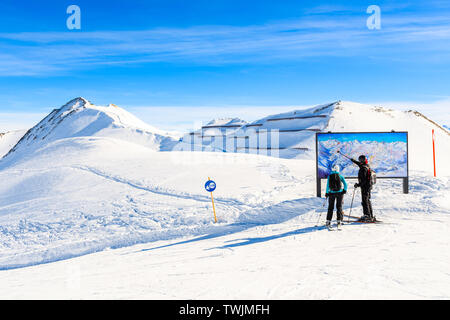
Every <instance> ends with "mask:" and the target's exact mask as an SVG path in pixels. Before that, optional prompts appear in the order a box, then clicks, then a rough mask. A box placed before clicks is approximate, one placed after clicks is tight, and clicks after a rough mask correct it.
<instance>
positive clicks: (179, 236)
mask: <svg viewBox="0 0 450 320" xmlns="http://www.w3.org/2000/svg"><path fill="white" fill-rule="evenodd" d="M111 107H113V106H111ZM358 108H359V107H358ZM69 112H70V111H69ZM351 112H357V111H356V110H353V111H351ZM334 117H335V118H332V120H330V124H331V125H332V124H333V121H337V120H336V117H337V116H336V115H335V116H334ZM415 117H416V116H415ZM74 119H79V117H78V118H74ZM84 119H87V118H84ZM96 119H97V118H96ZM333 119H334V120H333ZM382 119H384V118H382ZM415 120H416V118H412V119H410V124H409V126H408V127H406V129H407V130H411V132H412V131H414V130H418V129H416V127H418V125H417V122H415ZM379 121H381V120H379ZM383 121H384V120H383ZM420 121H422V120H420ZM425 121H426V120H425ZM78 123H79V122H78ZM94 123H98V122H94ZM404 125H405V126H406V125H408V122H404ZM410 127H411V128H410ZM412 127H414V128H412ZM108 128H109V127H108ZM128 128H129V127H127V126H124V127H123V128H122V129H124V130H128ZM43 129H44V130H46V129H47V128H43ZM116 129H117V130H116ZM425 129H426V131H424V132H427V131H428V129H429V128H428V127H426V128H425ZM57 130H62V129H61V128H58V129H55V130H54V131H53V132H54V133H56V132H59V131H57ZM114 130H115V131H114V132H116V133H117V135H98V134H95V135H92V136H87V135H83V136H81V135H78V134H73V135H69V136H65V135H64V134H63V133H61V135H59V136H58V137H57V138H55V139H49V140H47V141H45V143H44V142H40V143H39V144H36V145H35V146H34V147H33V148H31V149H26V148H23V149H21V150H19V149H17V150H18V152H17V153H16V154H11V155H10V156H7V157H6V158H4V159H3V160H1V161H0V181H2V184H0V269H1V271H0V298H6V299H13V298H58V299H60V298H75V299H78V298H137V299H139V298H163V299H164V298H174V299H192V298H194V299H200V298H204V299H218V298H230V299H237V298H241V299H253V298H255V299H263V298H268V299H282V298H285V299H302V298H305V299H311V298H319V299H328V298H345V299H347V298H359V299H366V298H389V299H390V298H412V299H423V298H429V299H431V298H437V299H449V298H450V273H449V271H448V270H449V267H450V250H449V240H450V236H449V225H450V193H449V192H448V190H449V188H450V181H449V178H450V173H447V171H445V170H447V169H448V168H445V166H444V165H442V162H439V164H438V173H439V177H438V178H433V177H432V175H431V174H430V171H431V169H430V167H431V165H432V162H431V161H429V160H430V159H429V155H428V154H427V153H425V152H421V149H419V142H420V141H419V142H417V141H416V140H415V139H416V138H415V137H418V136H419V135H418V133H419V132H418V131H417V135H415V134H411V137H410V138H411V139H413V141H411V140H410V141H411V144H412V145H414V144H416V145H417V148H412V149H411V150H410V157H414V158H415V162H414V163H415V166H416V167H414V168H413V169H412V170H411V171H410V174H411V177H410V178H411V180H410V193H409V194H403V193H402V185H401V181H398V180H379V182H378V183H377V185H376V188H375V189H374V192H373V203H374V209H375V214H376V215H377V217H378V218H379V219H380V220H383V221H384V222H385V223H384V224H377V225H345V226H344V227H343V229H344V230H343V231H340V232H328V231H326V230H323V228H321V227H314V226H315V225H316V223H317V220H318V218H319V215H320V217H321V224H323V223H324V218H325V213H324V211H325V209H324V208H323V207H322V204H323V199H319V198H316V197H315V163H314V161H313V160H310V159H279V158H274V157H266V156H261V155H253V154H240V153H209V152H176V151H172V152H160V151H156V150H155V148H153V147H152V146H147V145H145V144H141V143H134V142H133V141H134V140H133V139H128V138H127V136H126V135H120V132H121V128H120V127H119V128H115V129H114ZM77 132H79V131H77ZM96 132H97V131H96ZM444 133H445V132H444ZM424 135H425V133H424ZM55 137H56V136H55ZM119 137H120V138H119ZM124 137H125V138H124ZM127 139H128V140H127ZM445 139H448V134H447V136H446V135H444V134H443V133H441V134H440V136H439V140H438V141H439V143H440V144H438V146H441V143H443V144H444V145H445V144H447V143H448V140H445ZM423 141H424V142H423V143H424V145H423V148H424V150H427V149H428V144H426V142H425V141H426V140H425V138H424V140H423ZM428 143H429V142H428ZM438 150H441V151H440V152H441V154H440V157H447V158H448V157H449V156H450V154H449V152H450V151H449V149H448V148H447V149H445V148H440V149H438ZM19 151H20V152H19ZM421 163H423V164H424V167H423V168H422V169H420V168H419V166H420V164H421ZM431 168H432V167H431ZM208 177H210V178H211V179H213V180H215V181H216V183H217V189H216V191H214V198H215V204H216V211H217V216H218V219H219V222H218V223H217V224H214V223H213V221H214V219H213V213H212V207H211V201H210V195H209V194H208V193H207V192H206V191H205V190H204V183H205V181H206V180H207V179H208ZM352 184H353V182H352V181H350V183H349V185H350V186H352ZM352 191H353V188H352V187H350V189H349V193H348V195H347V196H346V199H345V207H344V210H345V212H349V206H350V201H351V193H352ZM359 203H360V195H359V193H357V194H356V197H355V204H354V207H353V210H352V214H353V215H356V216H359V215H361V214H362V213H361V208H360V205H359Z"/></svg>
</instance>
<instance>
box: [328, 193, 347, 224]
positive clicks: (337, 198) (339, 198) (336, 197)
mask: <svg viewBox="0 0 450 320" xmlns="http://www.w3.org/2000/svg"><path fill="white" fill-rule="evenodd" d="M335 202H336V211H337V219H338V220H341V221H342V220H343V219H344V214H343V212H342V203H343V202H344V194H343V193H342V192H339V193H330V194H329V195H328V213H327V220H328V221H330V220H331V219H332V218H333V210H334V203H335Z"/></svg>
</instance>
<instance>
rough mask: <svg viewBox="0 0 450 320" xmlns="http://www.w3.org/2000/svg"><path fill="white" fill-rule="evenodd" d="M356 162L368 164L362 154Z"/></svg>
mask: <svg viewBox="0 0 450 320" xmlns="http://www.w3.org/2000/svg"><path fill="white" fill-rule="evenodd" d="M358 160H359V162H361V163H363V164H367V162H368V161H367V158H366V156H365V155H363V154H362V155H360V156H359V157H358Z"/></svg>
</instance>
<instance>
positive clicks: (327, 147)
mask: <svg viewBox="0 0 450 320" xmlns="http://www.w3.org/2000/svg"><path fill="white" fill-rule="evenodd" d="M342 154H344V155H347V156H349V157H351V158H353V159H358V157H359V156H360V155H365V156H366V157H367V158H368V159H369V165H370V167H371V168H372V169H373V170H374V171H375V172H376V173H377V178H403V179H406V180H404V182H405V183H406V192H405V193H407V179H408V133H407V132H328V133H317V134H316V161H317V180H318V181H319V182H320V179H326V178H327V177H328V175H329V174H330V172H331V168H332V167H333V166H334V165H336V164H337V165H339V167H340V168H341V174H342V175H343V176H344V177H346V178H356V177H357V176H358V169H359V168H358V166H356V165H355V164H353V163H352V162H351V161H350V160H349V159H348V158H346V157H345V156H343V155H342ZM319 191H320V189H319V186H318V194H319ZM404 191H405V186H404Z"/></svg>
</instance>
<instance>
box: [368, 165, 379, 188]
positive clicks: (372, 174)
mask: <svg viewBox="0 0 450 320" xmlns="http://www.w3.org/2000/svg"><path fill="white" fill-rule="evenodd" d="M369 183H370V186H371V187H372V186H373V185H374V184H376V183H377V174H376V172H375V171H373V170H372V169H370V168H369Z"/></svg>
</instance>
